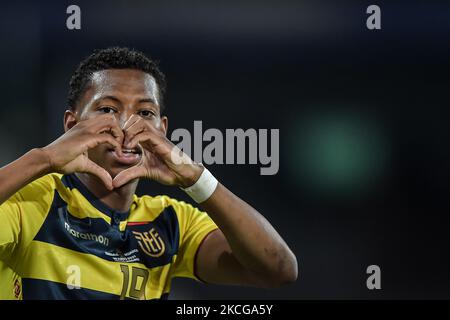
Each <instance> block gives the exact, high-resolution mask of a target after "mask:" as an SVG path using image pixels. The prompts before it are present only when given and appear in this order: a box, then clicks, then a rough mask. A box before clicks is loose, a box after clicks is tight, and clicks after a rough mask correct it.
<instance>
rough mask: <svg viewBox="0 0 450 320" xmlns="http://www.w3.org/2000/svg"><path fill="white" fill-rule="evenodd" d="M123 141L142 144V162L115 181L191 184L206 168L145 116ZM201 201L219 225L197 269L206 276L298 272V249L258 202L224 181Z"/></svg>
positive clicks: (260, 278) (247, 280)
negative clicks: (254, 204)
mask: <svg viewBox="0 0 450 320" xmlns="http://www.w3.org/2000/svg"><path fill="white" fill-rule="evenodd" d="M124 130H125V139H124V146H125V147H127V148H134V147H136V146H137V145H140V146H141V147H142V148H143V157H142V162H141V163H140V164H138V165H137V166H135V167H133V168H129V169H127V170H124V171H122V172H121V173H119V174H118V175H117V176H116V177H115V178H114V180H113V185H114V186H115V187H120V186H122V185H123V184H125V183H128V182H129V181H131V180H133V179H136V178H140V177H146V178H149V179H152V180H156V181H158V182H160V183H163V184H166V185H177V186H181V187H188V186H191V185H193V184H194V183H195V182H196V181H197V180H198V178H199V177H200V175H201V173H202V171H203V170H204V169H203V168H202V167H201V166H199V165H197V164H195V163H193V162H192V161H191V160H190V159H189V157H188V156H187V155H186V154H184V153H182V152H181V151H180V150H179V149H178V148H177V147H176V146H174V145H173V144H172V143H171V142H170V141H169V140H168V139H167V138H166V137H165V132H163V131H162V130H161V129H157V128H155V127H154V126H153V124H151V123H149V122H148V121H145V120H143V119H142V118H140V117H131V118H130V119H129V120H128V121H127V123H126V124H125V126H124ZM201 207H202V208H203V209H204V210H205V211H206V212H208V214H209V216H210V217H211V218H212V219H213V220H214V222H215V223H216V224H217V225H218V226H219V228H220V230H216V231H213V232H212V233H211V234H209V236H207V238H206V239H205V240H204V241H203V244H202V245H201V247H200V249H199V251H198V254H197V263H196V266H197V275H198V276H199V277H200V278H201V279H202V280H204V281H206V282H211V283H222V284H240V285H250V286H258V287H276V286H280V285H282V284H285V283H289V282H293V281H295V280H296V278H297V260H296V257H295V255H294V254H293V253H292V251H291V250H290V249H289V247H288V246H287V245H286V243H285V242H284V241H283V239H282V238H281V237H280V235H279V234H278V233H277V232H276V231H275V229H274V228H273V227H272V226H271V224H270V223H269V222H268V221H267V220H266V219H265V218H264V217H263V216H262V215H261V214H260V213H258V211H256V210H255V209H254V208H252V207H251V206H250V205H248V204H247V203H246V202H244V201H243V200H241V199H240V198H238V197H237V196H235V195H234V194H233V193H232V192H231V191H229V190H228V189H226V188H225V187H224V186H223V185H221V184H219V185H218V187H217V188H216V190H215V191H214V193H213V194H212V195H211V197H210V198H209V199H207V200H206V201H204V202H203V203H201Z"/></svg>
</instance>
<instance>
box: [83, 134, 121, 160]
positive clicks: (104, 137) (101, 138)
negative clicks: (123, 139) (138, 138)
mask: <svg viewBox="0 0 450 320" xmlns="http://www.w3.org/2000/svg"><path fill="white" fill-rule="evenodd" d="M100 144H108V145H110V146H111V147H112V148H113V149H114V150H115V151H116V152H118V154H119V155H121V154H122V145H121V144H120V143H119V142H118V141H117V140H116V139H114V138H113V137H112V136H111V135H109V134H103V133H98V134H96V135H92V136H90V140H89V141H88V144H87V145H88V148H89V149H92V148H95V147H96V146H98V145H100Z"/></svg>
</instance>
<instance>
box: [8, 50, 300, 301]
mask: <svg viewBox="0 0 450 320" xmlns="http://www.w3.org/2000/svg"><path fill="white" fill-rule="evenodd" d="M164 89H165V80H164V75H163V74H162V73H161V72H160V70H159V69H158V67H157V65H156V64H155V63H154V62H153V61H151V60H150V59H148V58H147V57H146V56H144V55H143V54H142V53H140V52H136V51H132V50H129V49H127V48H108V49H104V50H100V51H97V52H94V53H93V54H92V55H91V56H89V57H88V58H87V59H86V60H84V61H83V62H82V63H81V64H80V65H79V67H78V69H77V70H76V72H75V74H74V75H73V77H72V79H71V82H70V92H69V99H68V104H69V109H68V110H67V111H66V113H65V115H64V129H65V134H63V135H62V136H61V137H60V138H59V139H57V140H56V141H54V142H53V143H51V144H49V145H48V146H46V147H44V148H36V149H33V150H31V151H29V152H28V153H26V154H25V155H23V156H22V157H21V158H19V159H17V160H16V161H14V162H12V163H10V164H8V165H7V166H5V167H3V168H1V169H0V203H2V205H1V206H0V260H1V261H2V263H0V297H2V298H11V299H161V298H167V296H168V293H169V291H170V282H171V279H172V278H173V277H177V276H179V277H190V278H193V279H196V280H201V281H204V282H207V283H217V284H231V285H248V286H255V287H277V286H280V285H283V284H285V283H290V282H293V281H295V280H296V278H297V261H296V258H295V256H294V254H293V253H292V252H291V250H290V249H289V248H288V246H287V245H286V243H285V242H284V241H283V239H282V238H281V237H280V235H279V234H278V233H277V232H276V231H275V230H274V228H273V227H272V226H271V225H270V224H269V222H268V221H267V220H266V219H264V218H263V217H262V216H261V215H260V214H259V213H258V212H257V211H256V210H255V209H253V208H252V207H250V206H249V205H248V204H247V203H245V202H244V201H243V200H241V199H239V198H238V197H237V196H235V195H234V194H233V193H232V192H231V191H229V190H228V189H227V188H225V187H224V186H223V185H222V184H221V183H219V182H218V181H217V180H216V179H215V178H214V176H213V175H212V174H211V173H210V172H209V171H208V170H207V169H206V168H204V167H203V166H202V165H201V164H196V163H193V162H192V161H191V160H190V159H189V157H188V156H187V155H186V154H184V153H182V152H181V151H180V150H179V149H178V148H176V147H175V146H174V145H173V144H172V143H171V142H170V141H169V140H168V139H167V138H166V131H167V125H168V119H167V117H165V116H163V115H162V113H163V102H162V98H163V93H164ZM139 179H152V180H155V181H158V182H160V183H162V184H166V185H172V186H176V187H180V188H182V189H184V190H185V191H186V192H187V193H188V194H189V195H190V196H191V197H192V198H193V200H194V201H196V202H197V203H199V205H200V207H201V209H202V210H204V211H200V210H198V209H196V208H194V207H193V206H191V205H189V204H186V203H184V202H181V201H177V200H174V199H171V198H169V197H167V196H156V197H151V196H143V197H137V196H136V195H135V190H136V187H137V184H138V181H139ZM206 212H207V213H206Z"/></svg>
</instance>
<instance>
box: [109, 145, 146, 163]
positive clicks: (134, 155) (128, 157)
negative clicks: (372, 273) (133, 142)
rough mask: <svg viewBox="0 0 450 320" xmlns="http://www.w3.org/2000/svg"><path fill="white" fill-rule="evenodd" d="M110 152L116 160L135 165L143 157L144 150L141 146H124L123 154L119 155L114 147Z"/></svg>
mask: <svg viewBox="0 0 450 320" xmlns="http://www.w3.org/2000/svg"><path fill="white" fill-rule="evenodd" d="M108 152H109V153H110V154H112V156H113V158H114V160H115V161H117V162H119V163H121V164H124V165H135V164H137V163H138V162H139V161H140V160H141V157H142V150H141V148H139V147H136V148H133V149H125V148H122V155H119V154H118V153H117V152H116V150H114V149H110V150H108Z"/></svg>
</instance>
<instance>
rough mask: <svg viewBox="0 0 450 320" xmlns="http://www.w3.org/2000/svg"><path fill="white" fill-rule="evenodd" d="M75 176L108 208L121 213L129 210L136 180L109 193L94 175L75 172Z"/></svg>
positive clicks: (136, 183)
mask: <svg viewBox="0 0 450 320" xmlns="http://www.w3.org/2000/svg"><path fill="white" fill-rule="evenodd" d="M76 176H77V177H78V179H80V181H81V182H82V183H83V184H84V185H85V186H86V187H87V188H88V190H89V191H90V192H91V193H93V194H94V195H95V196H96V197H97V198H98V199H99V200H100V201H102V202H103V203H104V204H106V205H107V206H108V207H110V208H112V209H114V210H117V211H121V212H125V211H128V210H129V209H130V207H131V204H132V203H133V195H134V193H135V192H136V188H137V185H138V181H139V180H137V179H136V180H135V181H133V182H131V183H128V184H126V185H124V186H122V187H120V188H116V189H114V190H112V191H110V190H108V189H106V187H105V185H104V184H103V182H102V181H101V180H100V179H99V178H97V177H96V176H94V175H91V174H88V173H79V172H77V173H76Z"/></svg>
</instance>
